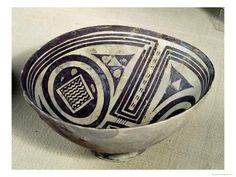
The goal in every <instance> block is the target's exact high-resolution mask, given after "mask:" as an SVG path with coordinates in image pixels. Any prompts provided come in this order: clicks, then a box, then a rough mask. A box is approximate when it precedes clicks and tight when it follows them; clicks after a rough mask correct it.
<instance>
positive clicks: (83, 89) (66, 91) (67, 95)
mask: <svg viewBox="0 0 236 177" xmlns="http://www.w3.org/2000/svg"><path fill="white" fill-rule="evenodd" d="M57 92H58V94H59V95H60V96H61V98H62V100H63V101H64V102H65V103H66V105H67V106H68V108H70V110H71V111H72V112H73V113H74V112H77V111H79V110H80V109H82V108H83V107H84V106H86V105H87V104H88V103H89V102H90V101H91V100H93V95H92V93H91V91H90V90H89V88H88V86H87V84H86V82H85V81H84V79H83V76H82V75H78V76H77V77H75V78H74V79H72V80H70V81H69V82H67V83H65V84H64V85H62V86H61V87H60V88H58V89H57Z"/></svg>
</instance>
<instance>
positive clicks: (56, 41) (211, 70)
mask: <svg viewBox="0 0 236 177" xmlns="http://www.w3.org/2000/svg"><path fill="white" fill-rule="evenodd" d="M103 31H118V32H133V33H134V34H141V35H148V36H151V37H156V38H161V39H163V40H167V41H170V42H173V43H176V44H178V45H180V46H183V47H185V48H187V49H189V50H191V51H193V52H194V53H195V54H196V55H197V56H199V57H200V58H201V59H202V61H203V62H204V63H205V65H206V66H207V68H208V70H209V75H210V81H209V86H210V85H211V83H212V81H213V79H214V73H215V72H214V67H213V64H212V63H211V61H210V60H209V58H208V57H207V56H206V55H205V54H204V53H203V52H201V51H200V50H199V49H197V48H196V47H194V46H192V45H190V44H188V43H186V42H184V41H181V40H179V39H176V38H174V37H171V36H168V35H165V34H160V33H157V32H153V31H149V30H145V29H141V28H134V27H129V26H120V25H109V26H107V25H100V26H93V27H85V28H81V29H78V30H75V31H71V32H68V33H65V34H63V35H60V36H59V37H57V38H55V39H52V40H51V41H50V42H48V43H47V44H45V45H44V46H43V47H42V48H41V49H40V50H39V51H37V52H36V53H35V54H33V56H32V57H31V58H30V59H29V60H28V61H27V62H26V64H25V66H24V72H23V73H22V75H21V87H22V89H23V90H26V78H27V74H28V73H27V71H29V68H30V66H31V65H32V64H33V63H34V62H35V60H37V58H38V56H40V55H42V54H43V53H45V52H46V51H47V50H48V49H50V48H52V47H54V46H56V45H58V44H60V43H63V42H66V41H67V40H68V39H70V38H73V37H74V36H83V35H86V34H90V33H94V32H103ZM209 88H210V87H208V89H209ZM207 91H208V90H207ZM207 91H206V92H207ZM26 94H27V95H28V93H26Z"/></svg>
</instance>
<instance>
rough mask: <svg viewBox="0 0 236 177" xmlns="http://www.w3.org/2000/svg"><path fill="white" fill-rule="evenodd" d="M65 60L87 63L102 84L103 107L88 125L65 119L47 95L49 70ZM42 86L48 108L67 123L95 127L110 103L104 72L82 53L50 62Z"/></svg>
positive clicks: (108, 88) (101, 119)
mask: <svg viewBox="0 0 236 177" xmlns="http://www.w3.org/2000/svg"><path fill="white" fill-rule="evenodd" d="M65 60H66V61H82V62H84V63H86V64H88V65H89V66H91V67H92V68H93V69H94V70H95V71H96V72H97V73H99V77H100V80H101V82H102V86H103V93H104V98H105V99H104V104H103V107H102V110H101V113H100V115H99V116H98V118H97V119H96V120H95V121H94V122H92V123H91V124H88V125H83V124H78V123H74V122H72V121H70V120H68V119H66V118H65V117H64V116H63V115H62V114H61V113H60V112H59V111H58V110H57V109H56V107H55V106H54V105H53V103H52V100H51V98H50V96H49V93H48V81H49V77H50V74H51V72H52V71H53V69H54V68H55V67H56V66H58V65H60V64H62V63H63V62H65ZM42 87H43V94H44V97H45V99H46V100H47V103H48V105H49V106H50V108H51V109H52V110H53V112H54V113H55V114H57V116H58V117H59V118H60V119H62V120H64V121H66V122H69V123H72V124H75V125H81V126H84V127H97V126H98V125H99V124H100V123H101V122H102V121H103V119H104V118H105V115H106V113H107V110H108V106H109V104H110V87H109V83H108V80H107V78H106V75H105V73H104V72H103V71H102V69H101V68H100V67H99V66H98V65H97V64H96V63H95V62H94V61H92V60H90V59H89V58H87V57H85V56H82V55H69V56H66V57H63V58H61V59H60V60H58V61H57V63H54V64H52V65H51V66H50V67H49V68H48V70H47V71H46V73H45V75H44V78H43V81H42Z"/></svg>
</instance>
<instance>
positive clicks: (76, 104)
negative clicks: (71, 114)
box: [72, 95, 89, 108]
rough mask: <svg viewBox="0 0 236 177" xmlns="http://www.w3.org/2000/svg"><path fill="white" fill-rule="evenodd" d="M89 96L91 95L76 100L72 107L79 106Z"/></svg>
mask: <svg viewBox="0 0 236 177" xmlns="http://www.w3.org/2000/svg"><path fill="white" fill-rule="evenodd" d="M87 98H89V95H86V96H85V97H84V98H82V99H80V100H78V101H76V102H75V103H74V104H72V107H76V108H77V107H79V106H81V103H84V102H85V101H84V100H85V99H87Z"/></svg>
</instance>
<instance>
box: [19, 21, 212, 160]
mask: <svg viewBox="0 0 236 177" xmlns="http://www.w3.org/2000/svg"><path fill="white" fill-rule="evenodd" d="M213 79H214V67H213V65H212V63H211V61H210V60H209V59H208V57H207V56H206V55H205V54H204V53H203V52H201V51H200V50H199V49H197V48H195V47H193V46H192V45H190V44H188V43H186V42H183V41H181V40H178V39H176V38H173V37H170V36H167V35H164V34H159V33H157V32H153V31H149V30H144V29H140V28H134V27H127V26H114V25H110V26H93V27H88V28H82V29H78V30H75V31H72V32H68V33H66V34H63V35H61V36H59V37H57V38H55V39H53V40H51V41H50V42H48V43H47V44H45V45H44V46H43V47H42V48H40V49H39V50H38V51H36V52H35V54H34V55H33V56H32V57H31V58H30V59H29V60H28V61H27V62H26V64H25V66H24V68H23V70H22V75H21V86H22V89H23V93H24V96H25V98H26V100H27V101H28V102H29V103H30V105H32V107H33V108H34V109H35V110H36V111H37V112H38V113H39V115H40V117H41V118H42V119H43V120H44V121H45V122H47V123H48V124H49V125H50V126H51V127H52V128H53V129H54V130H56V131H57V132H58V133H60V134H61V135H63V136H64V137H66V138H68V139H69V140H71V141H73V142H75V143H77V144H79V145H82V146H85V147H87V148H89V149H91V150H92V151H94V152H95V153H96V155H97V156H99V157H101V158H107V159H113V160H122V159H123V160H124V159H127V158H128V157H132V156H135V155H137V154H139V153H140V152H142V151H143V150H144V149H146V148H147V147H149V146H151V145H153V144H155V143H157V142H159V141H161V140H163V139H164V138H166V137H168V136H169V135H170V134H172V133H173V132H174V131H175V130H177V129H178V128H179V127H180V126H181V125H183V124H184V122H185V121H186V120H187V119H189V118H190V117H188V115H189V114H190V113H191V112H192V111H193V110H194V109H190V108H192V107H193V108H194V107H195V106H194V105H195V104H196V103H198V101H199V100H200V99H201V98H202V97H203V96H204V95H205V94H206V93H207V92H208V90H209V88H210V86H211V84H212V81H213Z"/></svg>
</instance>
